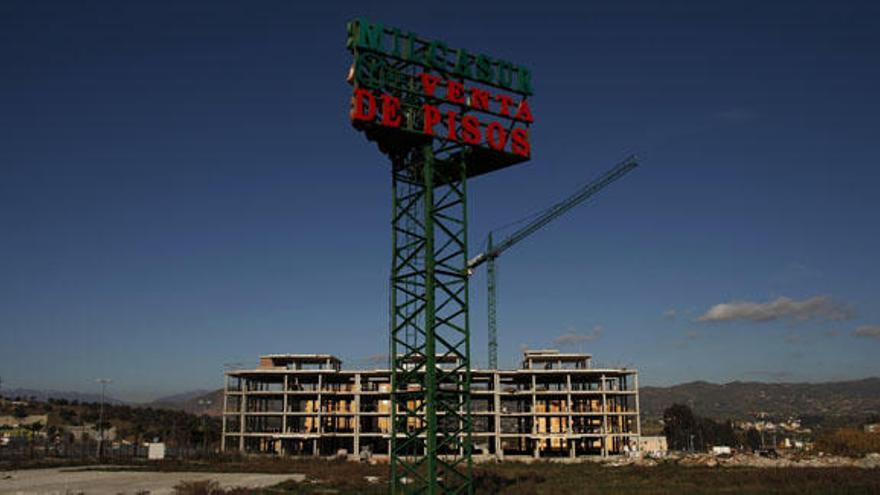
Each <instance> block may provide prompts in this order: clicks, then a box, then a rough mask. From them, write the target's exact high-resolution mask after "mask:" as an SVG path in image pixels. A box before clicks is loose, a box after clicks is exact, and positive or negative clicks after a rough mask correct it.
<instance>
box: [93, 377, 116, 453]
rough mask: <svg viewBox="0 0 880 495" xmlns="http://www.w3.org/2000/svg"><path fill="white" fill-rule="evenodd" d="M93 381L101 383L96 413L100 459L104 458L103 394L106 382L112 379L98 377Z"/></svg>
mask: <svg viewBox="0 0 880 495" xmlns="http://www.w3.org/2000/svg"><path fill="white" fill-rule="evenodd" d="M95 381H96V382H98V383H100V384H101V411H100V413H99V414H98V460H99V461H100V460H102V459H103V458H104V394H105V392H106V389H107V384H108V383H111V382H112V381H113V380H110V379H109V378H98V379H97V380H95Z"/></svg>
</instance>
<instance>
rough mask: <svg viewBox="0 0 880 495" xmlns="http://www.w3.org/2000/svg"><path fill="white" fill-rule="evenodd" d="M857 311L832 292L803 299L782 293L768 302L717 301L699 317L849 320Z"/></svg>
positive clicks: (770, 319)
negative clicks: (836, 300) (830, 294)
mask: <svg viewBox="0 0 880 495" xmlns="http://www.w3.org/2000/svg"><path fill="white" fill-rule="evenodd" d="M853 314H854V313H853V310H852V308H851V307H849V306H846V305H843V304H839V303H836V302H834V301H832V300H831V298H830V297H828V296H816V297H811V298H809V299H804V300H802V301H797V300H795V299H791V298H789V297H779V298H776V299H774V300H772V301H768V302H764V303H758V302H750V301H735V302H729V303H722V304H716V305H715V306H712V307H711V308H709V310H708V311H706V312H705V313H704V314H703V315H702V316H700V317H699V318H698V319H697V320H698V321H709V322H716V321H734V320H744V321H752V322H765V321H773V320H779V319H783V318H789V319H793V320H801V321H803V320H812V319H823V320H848V319H850V318H852V317H853Z"/></svg>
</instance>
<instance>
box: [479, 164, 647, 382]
mask: <svg viewBox="0 0 880 495" xmlns="http://www.w3.org/2000/svg"><path fill="white" fill-rule="evenodd" d="M638 166H639V163H638V161H637V160H636V157H635V156H630V157H628V158H627V159H625V160H624V161H622V162H620V163H618V164H617V165H616V166H615V167H614V168H612V169H610V170H608V171H607V172H605V173H604V174H602V176H601V177H599V178H598V179H596V180H594V181H592V182H590V183H589V184H587V185H585V186H583V187H581V188H580V189H578V190H577V191H576V192H575V193H574V194H572V195H571V196H569V197H567V198H565V199H563V200H562V201H560V202H558V203H556V204H554V205H553V206H551V207H549V208H547V209H546V210H544V211H542V212H540V213H539V214H538V215H537V216H535V218H534V219H533V220H532V221H530V222H529V223H527V224H526V225H524V226H523V227H521V228H520V229H518V230H517V231H516V232H514V233H513V234H511V235H510V236H508V237H507V238H505V239H504V240H502V241H501V242H499V243H498V244H494V243H493V240H492V233H491V232H489V235H488V237H487V243H486V250H485V251H484V252H482V253H480V254H477V255H476V256H474V257H473V258H471V259H470V260H468V263H467V269H468V273H469V274H472V273H473V272H474V270H475V269H476V268H477V267H478V266H480V265H482V264H483V263H486V281H487V285H488V290H487V300H488V304H489V307H488V319H489V368H490V369H497V368H498V325H497V320H496V315H495V302H496V292H495V259H496V258H498V257H499V256H501V253H503V252H504V251H507V250H508V249H510V248H511V247H513V246H514V245H515V244H516V243H518V242H519V241H521V240H523V239H525V238H526V237H528V236H530V235H532V234H534V233H535V232H537V231H538V230H540V229H541V228H542V227H544V226H546V225H547V224H548V223H550V222H552V221H553V220H555V219H557V218H559V217H560V216H562V215H563V214H564V213H566V212H567V211H569V210H571V209H572V208H574V207H575V206H577V205H579V204H581V203H583V202H584V201H586V200H587V199H588V198H590V197H592V196H593V195H595V194H596V193H598V192H599V191H601V190H602V189H605V188H606V187H608V186H609V185H610V184H611V183H612V182H614V181H616V180H617V179H620V178H621V177H623V176H624V175H626V174H628V173H630V172H631V171H632V170H633V169H635V168H636V167H638Z"/></svg>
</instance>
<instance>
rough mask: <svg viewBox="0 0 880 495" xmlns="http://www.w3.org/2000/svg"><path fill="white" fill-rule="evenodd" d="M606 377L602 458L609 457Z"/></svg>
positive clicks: (603, 391)
mask: <svg viewBox="0 0 880 495" xmlns="http://www.w3.org/2000/svg"><path fill="white" fill-rule="evenodd" d="M605 389H606V384H605V375H602V457H608V439H609V438H610V437H609V436H608V404H607V402H606V400H605Z"/></svg>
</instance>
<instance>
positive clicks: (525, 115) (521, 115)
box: [514, 100, 535, 123]
mask: <svg viewBox="0 0 880 495" xmlns="http://www.w3.org/2000/svg"><path fill="white" fill-rule="evenodd" d="M514 118H515V119H516V120H521V121H523V122H529V123H531V122H534V120H535V119H533V118H532V109H531V108H529V102H528V100H523V101H522V102H521V103H520V104H519V109H518V110H517V111H516V117H514Z"/></svg>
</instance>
